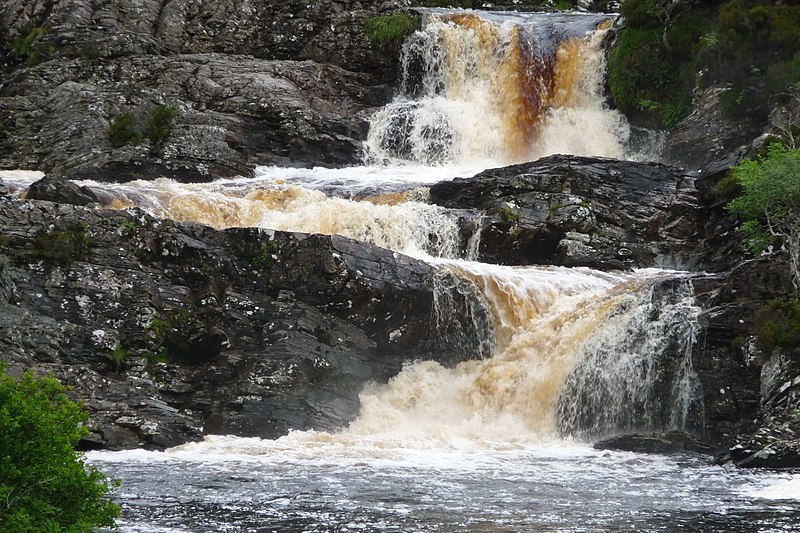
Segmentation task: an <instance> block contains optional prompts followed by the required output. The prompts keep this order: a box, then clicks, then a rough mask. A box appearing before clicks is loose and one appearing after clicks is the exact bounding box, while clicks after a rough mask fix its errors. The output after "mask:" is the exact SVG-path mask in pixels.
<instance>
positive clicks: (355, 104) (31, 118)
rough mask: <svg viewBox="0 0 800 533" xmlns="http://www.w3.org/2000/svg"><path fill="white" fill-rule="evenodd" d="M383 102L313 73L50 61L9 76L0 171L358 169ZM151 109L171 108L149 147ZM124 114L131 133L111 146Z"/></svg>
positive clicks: (306, 66)
mask: <svg viewBox="0 0 800 533" xmlns="http://www.w3.org/2000/svg"><path fill="white" fill-rule="evenodd" d="M387 97H388V93H387V92H386V90H385V88H384V87H382V86H376V85H370V81H369V77H368V76H367V75H364V74H355V73H351V72H348V71H345V70H343V69H341V68H339V67H334V66H331V65H322V64H319V63H312V62H292V61H265V60H259V59H254V58H248V57H241V56H235V57H232V56H221V55H192V56H166V57H162V56H157V57H150V56H135V57H129V58H120V59H118V60H117V61H116V62H115V63H114V64H113V65H111V64H106V63H98V62H93V61H86V60H82V59H76V60H73V61H70V62H63V61H51V62H47V63H44V64H42V65H39V66H37V67H36V68H29V69H24V70H22V71H18V72H17V73H15V74H14V75H13V76H12V78H11V79H10V80H9V81H8V82H7V83H6V84H5V86H4V87H2V88H1V89H0V122H5V123H6V124H9V123H13V135H9V136H7V137H6V138H5V139H0V148H1V149H0V153H1V154H2V155H1V156H0V166H5V167H15V166H16V167H22V168H43V169H46V170H47V171H49V172H53V173H61V174H63V175H65V176H66V177H69V178H90V179H98V180H111V181H125V180H130V179H142V178H144V179H151V178H155V177H159V176H162V175H164V176H170V177H174V178H176V179H179V180H182V181H208V180H210V179H211V178H212V177H214V176H231V175H240V174H244V175H247V174H249V173H250V172H251V170H252V168H253V166H254V165H255V164H258V163H263V164H269V163H274V164H288V163H289V162H290V161H291V162H293V163H294V164H304V163H305V164H327V165H334V166H335V165H342V164H346V163H352V162H354V161H355V160H357V158H358V157H360V140H361V139H362V138H364V137H365V135H366V131H367V123H366V121H365V120H364V118H363V117H362V116H361V113H362V112H363V111H364V110H365V109H366V108H367V107H369V106H373V105H378V104H380V103H382V102H383V101H385V99H386V98H387ZM53 99H55V100H53ZM159 105H167V106H171V107H173V108H174V109H175V110H176V118H175V119H174V121H173V123H172V124H171V126H169V127H168V129H166V130H165V138H164V139H163V140H161V141H159V142H158V143H156V142H153V140H152V139H150V138H147V137H144V136H143V133H142V132H144V131H146V128H147V127H148V126H147V125H148V124H149V121H151V120H152V116H153V113H154V112H155V110H156V109H157V106H159ZM126 113H128V114H132V116H133V125H132V126H131V129H130V130H131V132H130V133H129V134H128V137H127V138H124V137H123V139H122V140H121V141H117V142H116V143H115V144H112V142H111V139H110V136H109V135H110V132H111V131H112V129H113V127H114V123H115V121H117V120H119V119H120V117H122V116H124V115H125V114H126ZM65 132H66V133H65Z"/></svg>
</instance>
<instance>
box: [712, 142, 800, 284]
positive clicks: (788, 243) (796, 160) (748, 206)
mask: <svg viewBox="0 0 800 533" xmlns="http://www.w3.org/2000/svg"><path fill="white" fill-rule="evenodd" d="M731 172H732V175H733V177H734V179H736V181H737V182H738V183H739V184H740V185H741V187H742V191H743V193H742V195H741V196H739V197H738V198H735V199H733V200H732V201H731V202H730V203H729V204H728V205H727V209H728V210H729V211H730V212H731V213H733V214H734V215H736V216H738V217H739V218H740V219H742V220H743V221H744V222H743V224H742V226H741V229H742V230H743V231H744V232H745V233H747V234H748V240H749V243H750V245H751V247H752V248H753V251H754V252H755V253H759V252H761V251H763V250H765V249H767V247H768V246H769V245H771V244H773V242H774V241H775V240H777V239H780V240H781V241H782V242H783V245H784V246H785V247H786V249H787V251H788V253H789V264H790V267H791V271H792V276H793V282H794V286H795V289H796V290H800V268H799V267H798V261H800V150H793V149H789V148H787V147H785V146H783V145H781V144H772V145H771V146H770V148H769V152H768V154H767V155H766V156H763V157H761V158H760V159H758V160H748V161H743V162H741V163H739V164H738V165H736V166H735V167H733V169H731Z"/></svg>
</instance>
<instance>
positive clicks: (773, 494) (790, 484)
mask: <svg viewBox="0 0 800 533" xmlns="http://www.w3.org/2000/svg"><path fill="white" fill-rule="evenodd" d="M749 494H750V495H751V496H753V497H756V498H763V499H765V500H794V501H800V474H793V475H781V476H779V477H777V478H775V479H772V480H770V483H769V484H768V485H767V486H762V487H760V488H757V489H753V490H751V491H749Z"/></svg>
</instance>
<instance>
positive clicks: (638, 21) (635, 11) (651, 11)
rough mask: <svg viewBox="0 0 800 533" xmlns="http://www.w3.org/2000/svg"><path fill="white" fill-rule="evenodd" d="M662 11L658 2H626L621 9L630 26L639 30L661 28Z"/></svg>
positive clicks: (652, 0) (647, 0) (639, 0)
mask: <svg viewBox="0 0 800 533" xmlns="http://www.w3.org/2000/svg"><path fill="white" fill-rule="evenodd" d="M660 11H661V9H660V8H659V6H658V0H626V1H625V2H623V3H622V7H621V8H620V13H622V16H624V17H625V19H626V20H627V21H628V24H630V25H631V26H633V27H638V28H655V27H657V26H659V19H658V15H659V14H660Z"/></svg>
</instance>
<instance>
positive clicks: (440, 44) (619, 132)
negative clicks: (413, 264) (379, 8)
mask: <svg viewBox="0 0 800 533" xmlns="http://www.w3.org/2000/svg"><path fill="white" fill-rule="evenodd" d="M424 13H425V15H424V26H423V28H422V29H421V30H420V31H418V32H416V33H414V34H413V35H412V36H411V37H409V39H408V40H407V41H406V43H405V45H404V47H403V51H402V58H401V64H402V72H401V83H400V88H399V91H398V95H397V97H396V98H395V100H394V101H393V102H392V103H391V104H389V105H387V106H386V107H384V108H383V109H381V110H380V111H378V112H377V113H376V114H375V115H374V116H373V117H372V120H371V124H370V131H369V135H368V138H367V141H366V143H365V153H366V155H365V158H366V160H367V161H368V162H378V163H387V162H390V163H394V164H398V163H408V162H418V163H425V164H453V163H455V164H461V165H473V166H482V167H488V166H500V165H505V164H510V163H516V162H521V161H528V160H532V159H536V158H538V157H542V156H545V155H550V154H554V153H566V154H573V155H597V156H608V157H617V158H622V157H625V156H626V153H625V151H626V150H625V145H626V143H627V141H628V138H629V136H630V129H629V127H628V124H627V122H626V121H625V119H624V117H623V116H622V115H621V114H620V113H618V112H616V111H613V110H611V109H609V108H608V107H607V106H606V105H605V101H604V95H603V83H604V75H605V58H604V54H603V49H602V42H603V38H604V37H605V34H606V32H607V31H608V28H609V27H610V24H611V21H612V20H613V18H612V17H613V16H612V15H605V14H602V15H590V14H576V13H573V14H544V13H529V14H517V13H487V12H475V11H469V10H459V11H445V10H426V11H424Z"/></svg>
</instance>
